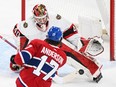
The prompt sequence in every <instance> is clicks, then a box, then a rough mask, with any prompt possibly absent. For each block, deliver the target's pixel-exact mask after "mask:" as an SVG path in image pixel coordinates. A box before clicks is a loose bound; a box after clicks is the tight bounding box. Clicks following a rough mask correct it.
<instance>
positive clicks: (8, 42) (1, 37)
mask: <svg viewBox="0 0 116 87" xmlns="http://www.w3.org/2000/svg"><path fill="white" fill-rule="evenodd" d="M0 39H2V40H3V41H4V42H6V43H7V44H9V45H10V46H11V47H13V48H14V49H16V50H18V49H17V47H16V46H15V45H13V44H12V43H11V42H10V41H8V40H7V39H5V38H4V37H3V36H1V35H0Z"/></svg>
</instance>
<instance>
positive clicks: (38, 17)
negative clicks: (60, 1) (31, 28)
mask: <svg viewBox="0 0 116 87" xmlns="http://www.w3.org/2000/svg"><path fill="white" fill-rule="evenodd" d="M32 12H33V17H34V20H35V22H36V26H37V28H38V29H39V30H41V31H46V30H47V26H48V22H49V17H48V12H47V9H46V6H45V5H43V4H40V5H38V4H37V5H35V6H34V8H33V11H32Z"/></svg>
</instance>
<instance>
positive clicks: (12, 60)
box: [10, 55, 16, 64]
mask: <svg viewBox="0 0 116 87" xmlns="http://www.w3.org/2000/svg"><path fill="white" fill-rule="evenodd" d="M14 57H15V55H12V56H11V58H10V62H11V63H13V64H16V63H15V61H14Z"/></svg>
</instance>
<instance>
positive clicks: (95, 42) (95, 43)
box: [80, 36, 104, 56]
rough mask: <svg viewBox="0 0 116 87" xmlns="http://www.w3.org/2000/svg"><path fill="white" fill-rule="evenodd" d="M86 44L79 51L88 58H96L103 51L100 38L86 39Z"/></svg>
mask: <svg viewBox="0 0 116 87" xmlns="http://www.w3.org/2000/svg"><path fill="white" fill-rule="evenodd" d="M86 42H87V43H86V44H84V46H83V47H82V48H81V49H80V52H81V53H84V54H86V55H90V56H97V55H99V54H101V53H102V52H103V51H104V47H103V40H102V39H101V38H100V37H97V36H96V37H93V38H88V40H86Z"/></svg>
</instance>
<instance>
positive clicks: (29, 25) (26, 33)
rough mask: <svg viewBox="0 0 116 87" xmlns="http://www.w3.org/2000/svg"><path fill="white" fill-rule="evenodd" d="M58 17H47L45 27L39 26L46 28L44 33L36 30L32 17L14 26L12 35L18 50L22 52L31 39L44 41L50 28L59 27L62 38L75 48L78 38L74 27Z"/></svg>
mask: <svg viewBox="0 0 116 87" xmlns="http://www.w3.org/2000/svg"><path fill="white" fill-rule="evenodd" d="M59 16H60V15H49V21H48V22H47V23H46V25H45V26H41V28H46V31H45V32H43V31H42V30H41V29H38V26H37V25H36V23H35V21H34V18H33V17H31V18H29V19H27V20H25V21H21V22H19V23H18V24H16V25H15V27H14V29H13V33H14V35H15V37H16V38H15V41H16V45H17V47H18V49H20V50H22V49H23V48H24V47H25V46H26V45H27V43H29V42H30V41H31V40H33V39H42V40H44V39H45V38H46V33H47V31H48V30H49V28H50V27H52V26H57V27H60V28H61V30H62V31H63V32H64V36H63V37H64V38H65V39H67V40H68V41H70V42H71V43H72V44H73V45H75V46H77V45H78V41H79V40H80V37H79V35H78V31H77V29H76V27H75V25H74V24H73V23H70V22H69V21H67V20H66V19H64V18H62V17H61V16H60V17H59Z"/></svg>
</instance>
